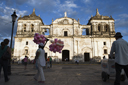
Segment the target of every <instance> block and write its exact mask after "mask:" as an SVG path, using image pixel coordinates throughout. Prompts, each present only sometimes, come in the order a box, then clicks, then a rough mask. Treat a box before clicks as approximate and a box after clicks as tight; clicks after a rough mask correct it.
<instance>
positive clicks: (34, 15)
mask: <svg viewBox="0 0 128 85" xmlns="http://www.w3.org/2000/svg"><path fill="white" fill-rule="evenodd" d="M18 20H41V21H42V19H41V18H40V16H37V15H36V14H35V9H33V12H32V14H30V15H26V16H23V17H21V16H20V17H19V18H18ZM42 23H43V21H42ZM43 24H44V23H43Z"/></svg>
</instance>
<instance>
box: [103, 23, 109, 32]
mask: <svg viewBox="0 0 128 85" xmlns="http://www.w3.org/2000/svg"><path fill="white" fill-rule="evenodd" d="M104 28H105V31H106V32H109V25H108V24H106V25H105V26H104Z"/></svg>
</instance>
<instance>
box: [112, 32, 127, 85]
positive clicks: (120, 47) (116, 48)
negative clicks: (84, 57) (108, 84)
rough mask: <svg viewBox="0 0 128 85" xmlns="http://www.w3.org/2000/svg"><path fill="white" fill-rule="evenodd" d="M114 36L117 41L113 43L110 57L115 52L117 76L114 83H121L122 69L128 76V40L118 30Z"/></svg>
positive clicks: (118, 84) (116, 84)
mask: <svg viewBox="0 0 128 85" xmlns="http://www.w3.org/2000/svg"><path fill="white" fill-rule="evenodd" d="M114 37H115V39H116V41H114V42H113V44H112V47H111V51H110V57H113V53H114V52H115V70H116V77H115V82H114V85H120V80H121V76H120V75H121V70H122V69H124V71H125V73H126V76H127V77H128V42H126V41H125V40H124V39H122V37H123V36H122V35H121V33H120V32H117V33H116V34H115V36H114Z"/></svg>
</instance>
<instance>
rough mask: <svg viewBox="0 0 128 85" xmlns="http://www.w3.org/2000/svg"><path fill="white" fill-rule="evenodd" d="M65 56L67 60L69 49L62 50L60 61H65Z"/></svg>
mask: <svg viewBox="0 0 128 85" xmlns="http://www.w3.org/2000/svg"><path fill="white" fill-rule="evenodd" d="M66 58H67V59H68V60H67V61H69V59H70V58H69V50H63V51H62V61H65V59H66Z"/></svg>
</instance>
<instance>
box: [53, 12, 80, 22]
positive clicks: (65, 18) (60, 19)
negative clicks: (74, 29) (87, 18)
mask: <svg viewBox="0 0 128 85" xmlns="http://www.w3.org/2000/svg"><path fill="white" fill-rule="evenodd" d="M52 23H53V24H55V23H56V24H73V23H79V19H78V21H77V20H76V19H73V18H69V17H67V12H65V13H64V17H61V18H57V19H56V20H54V21H53V20H52Z"/></svg>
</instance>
